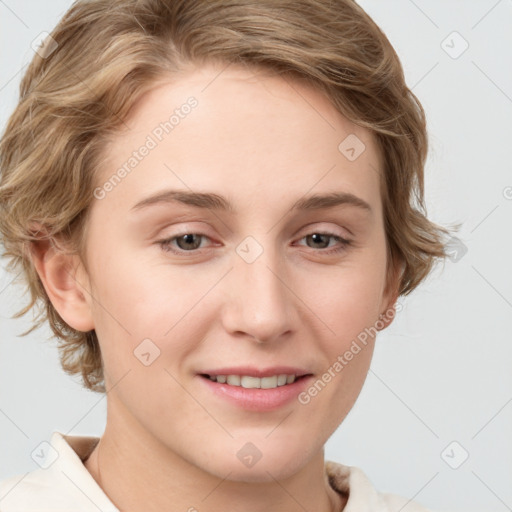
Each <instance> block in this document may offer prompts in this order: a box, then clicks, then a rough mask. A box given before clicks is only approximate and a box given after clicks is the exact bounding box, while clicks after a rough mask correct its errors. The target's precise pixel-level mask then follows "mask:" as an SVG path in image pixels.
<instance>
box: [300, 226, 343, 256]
mask: <svg viewBox="0 0 512 512" xmlns="http://www.w3.org/2000/svg"><path fill="white" fill-rule="evenodd" d="M329 239H332V240H335V241H337V242H338V243H339V245H338V246H335V247H334V248H330V249H326V248H325V247H320V248H319V249H320V252H321V253H323V254H336V253H340V252H343V251H344V250H346V248H347V247H348V246H349V245H350V244H351V240H347V239H346V238H342V237H341V236H338V235H336V234H335V233H328V232H319V231H315V232H314V233H310V234H309V235H306V236H305V237H303V238H301V240H310V241H312V242H313V244H320V245H321V246H325V244H326V243H327V246H329ZM313 248H317V249H318V247H313Z"/></svg>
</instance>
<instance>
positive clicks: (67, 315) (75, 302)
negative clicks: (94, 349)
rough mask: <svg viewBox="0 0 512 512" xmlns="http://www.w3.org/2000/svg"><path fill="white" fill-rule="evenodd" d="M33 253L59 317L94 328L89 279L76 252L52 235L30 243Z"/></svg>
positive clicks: (75, 325)
mask: <svg viewBox="0 0 512 512" xmlns="http://www.w3.org/2000/svg"><path fill="white" fill-rule="evenodd" d="M30 255H31V258H32V262H33V264H34V266H35V269H36V271H37V273H38V275H39V277H40V279H41V282H42V283H43V286H44V289H45V290H46V293H47V295H48V297H49V299H50V301H51V302H52V304H53V307H54V308H55V309H56V310H57V312H58V313H59V315H60V317H61V318H62V319H63V320H64V321H65V322H66V323H67V324H68V325H69V326H70V327H72V328H73V329H75V330H77V331H82V332H87V331H91V330H93V329H94V322H93V317H92V311H91V300H90V297H91V295H90V291H89V290H90V286H89V278H88V276H87V273H86V272H85V269H84V267H83V264H82V262H81V260H80V258H79V256H78V255H77V254H72V253H69V252H66V251H65V250H64V249H63V248H61V247H58V246H57V244H56V242H55V241H54V240H53V239H52V238H50V237H44V238H40V239H38V240H37V241H35V242H32V243H31V246H30Z"/></svg>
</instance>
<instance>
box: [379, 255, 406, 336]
mask: <svg viewBox="0 0 512 512" xmlns="http://www.w3.org/2000/svg"><path fill="white" fill-rule="evenodd" d="M402 267H403V265H402V263H401V262H396V261H392V262H391V264H390V268H389V269H388V272H387V276H386V278H387V281H386V288H385V290H384V293H383V300H382V304H383V310H382V311H381V314H380V316H379V324H380V325H381V327H380V328H379V329H378V330H379V331H382V330H383V329H385V328H386V327H389V326H390V325H391V322H393V320H394V318H395V316H396V307H395V305H396V301H397V300H398V297H399V295H400V281H401V275H402V270H403V268H402Z"/></svg>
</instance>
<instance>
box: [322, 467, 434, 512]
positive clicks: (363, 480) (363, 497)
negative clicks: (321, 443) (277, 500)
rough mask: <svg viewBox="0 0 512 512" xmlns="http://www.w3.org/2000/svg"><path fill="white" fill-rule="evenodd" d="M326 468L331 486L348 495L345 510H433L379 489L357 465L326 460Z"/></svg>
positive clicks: (380, 511) (422, 511) (409, 511)
mask: <svg viewBox="0 0 512 512" xmlns="http://www.w3.org/2000/svg"><path fill="white" fill-rule="evenodd" d="M325 470H326V475H327V478H328V481H329V484H330V485H331V487H332V488H333V489H334V490H335V491H337V492H338V493H340V494H342V495H344V496H346V497H347V503H346V505H345V508H344V509H343V512H362V511H364V512H395V511H397V510H403V512H432V511H430V510H428V509H426V508H424V507H422V506H421V505H420V504H419V503H416V502H414V501H412V500H411V499H409V498H405V497H403V496H398V495H396V494H390V493H381V492H379V491H377V489H375V487H374V486H373V484H372V483H371V482H370V480H369V478H368V477H367V476H366V474H365V473H364V472H363V471H362V470H361V469H359V468H357V467H355V466H345V465H343V464H339V463H337V462H333V461H326V463H325Z"/></svg>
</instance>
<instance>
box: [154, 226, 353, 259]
mask: <svg viewBox="0 0 512 512" xmlns="http://www.w3.org/2000/svg"><path fill="white" fill-rule="evenodd" d="M185 235H198V236H200V237H204V238H208V239H209V237H208V236H207V235H204V234H202V233H181V234H178V235H174V236H173V237H170V238H166V239H165V240H158V241H157V242H156V243H157V244H158V245H160V247H161V248H162V250H163V251H164V252H171V253H173V254H176V255H180V256H181V255H184V254H187V253H191V254H194V253H197V251H199V250H200V249H193V250H191V251H185V250H183V249H180V250H176V249H173V248H172V247H171V243H172V242H173V241H174V240H176V239H178V238H181V237H183V236H185ZM311 235H324V236H328V237H330V238H334V239H335V240H337V241H338V242H340V244H341V246H339V247H337V248H334V249H318V251H319V252H321V253H322V254H325V255H332V254H339V253H341V252H343V251H345V250H346V249H347V247H348V246H349V245H350V244H351V243H352V240H347V239H346V238H342V237H340V236H338V235H336V234H334V233H329V232H326V231H312V232H311V233H308V234H307V235H305V236H303V237H302V238H300V240H303V239H304V238H307V237H308V236H311ZM313 250H314V249H313Z"/></svg>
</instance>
